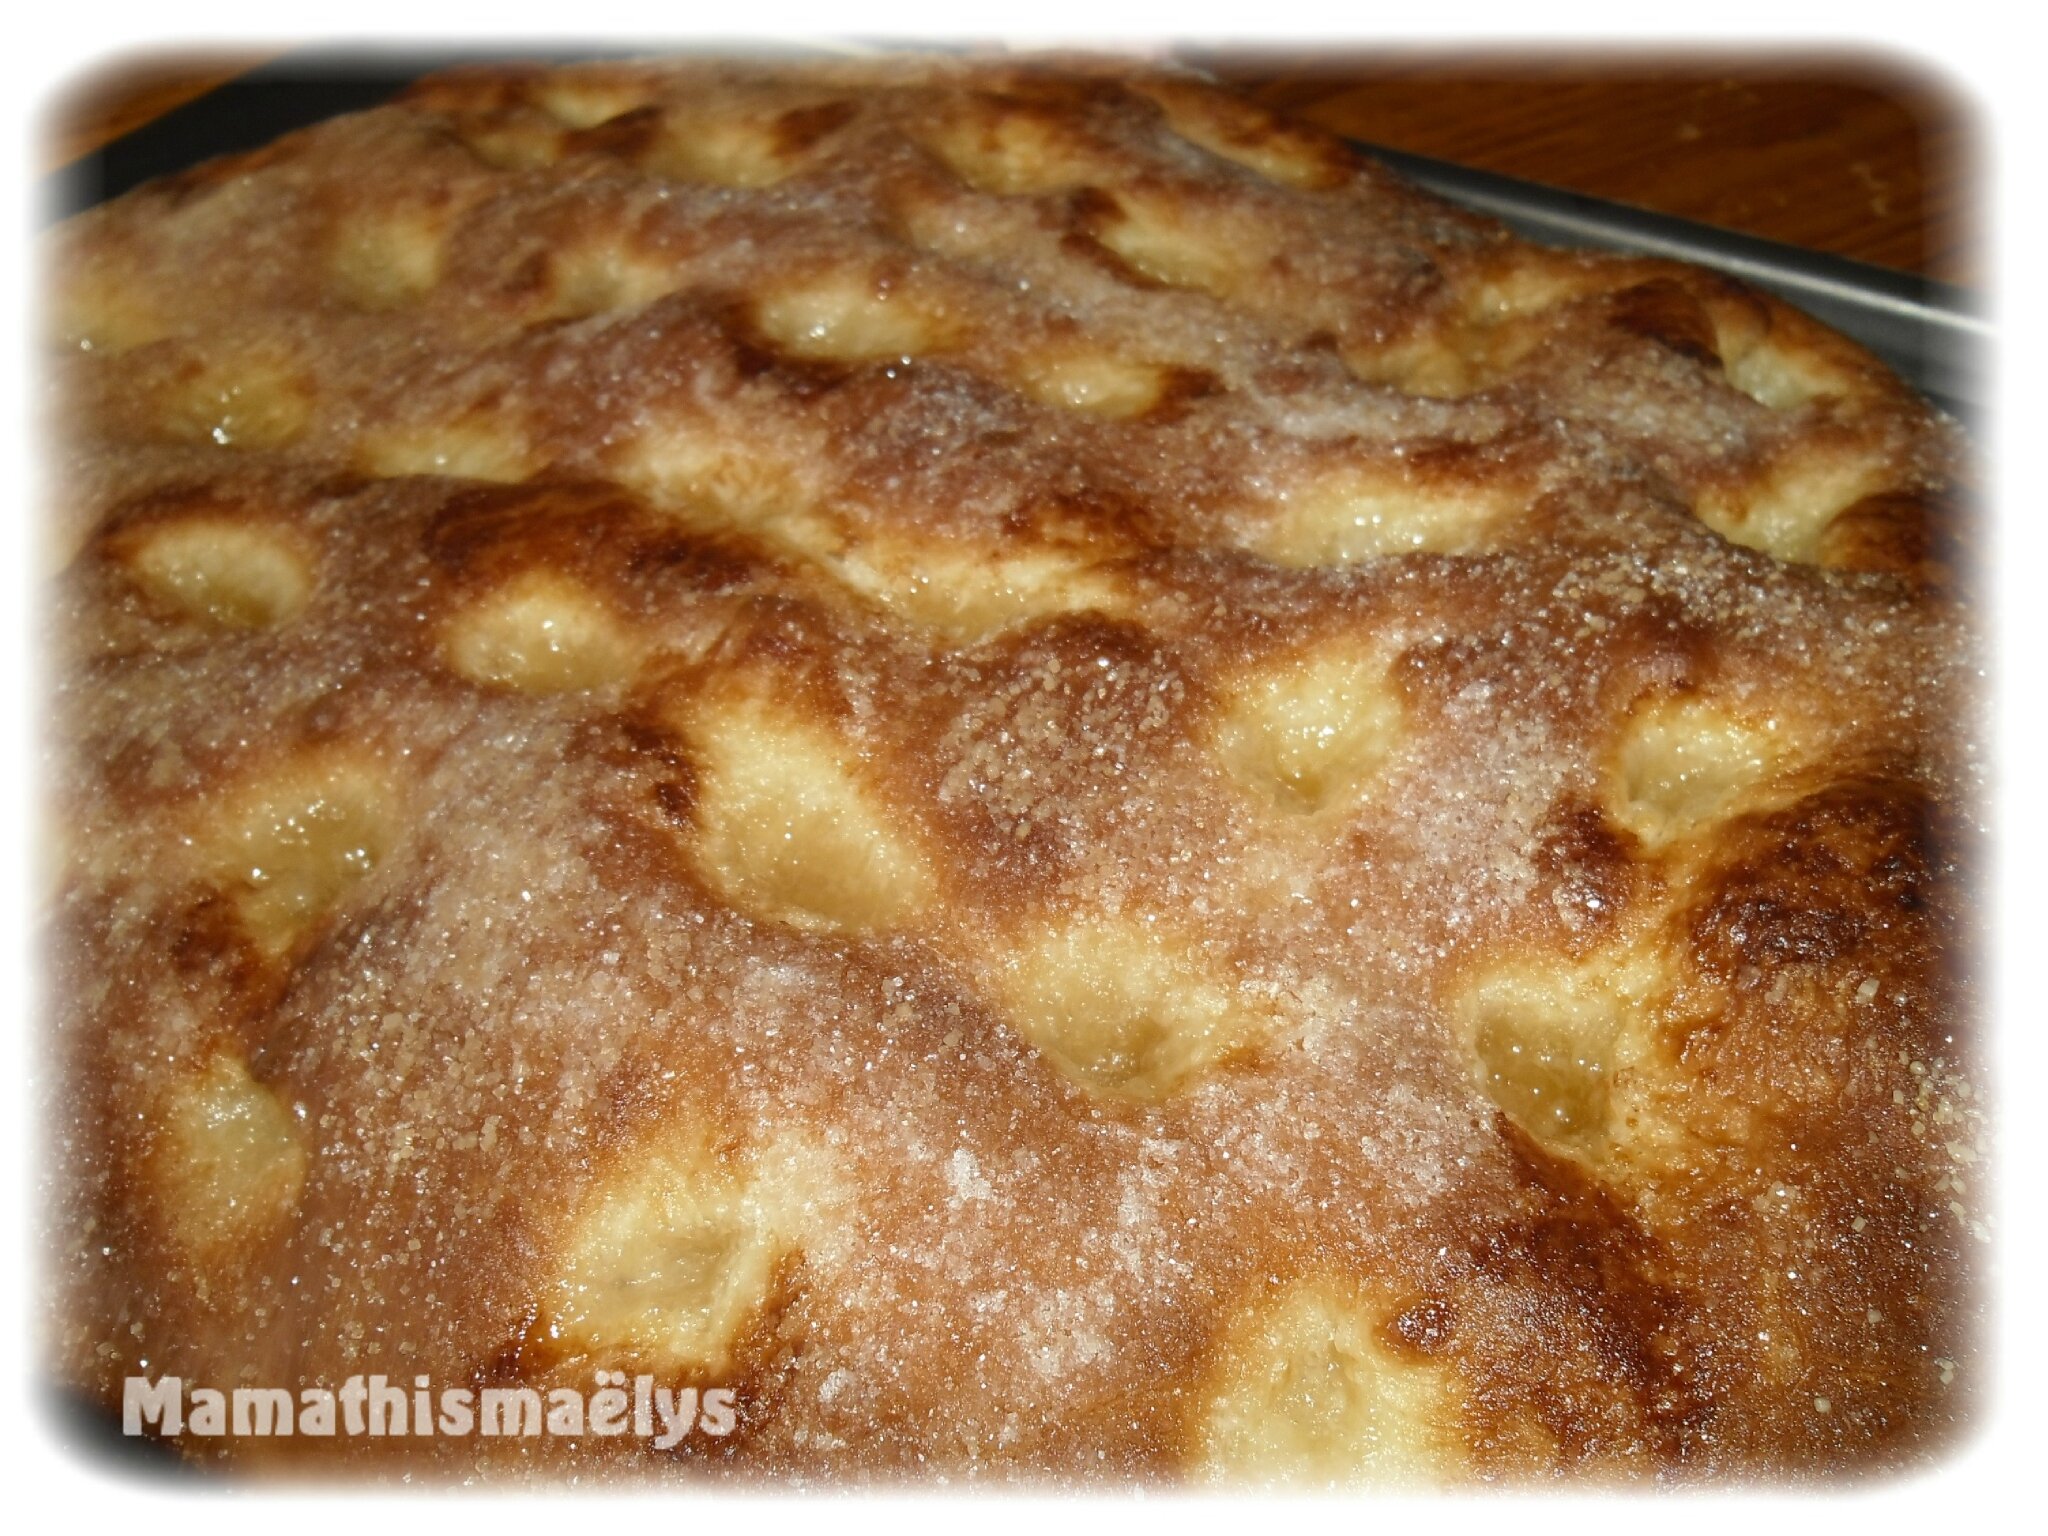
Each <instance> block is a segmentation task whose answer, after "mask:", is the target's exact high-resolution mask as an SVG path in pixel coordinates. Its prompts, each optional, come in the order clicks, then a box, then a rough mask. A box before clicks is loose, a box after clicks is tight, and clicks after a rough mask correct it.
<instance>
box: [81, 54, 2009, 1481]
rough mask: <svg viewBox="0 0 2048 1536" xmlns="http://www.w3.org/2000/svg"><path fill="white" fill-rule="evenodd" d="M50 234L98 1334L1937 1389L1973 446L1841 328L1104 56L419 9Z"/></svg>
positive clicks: (1521, 1414)
mask: <svg viewBox="0 0 2048 1536" xmlns="http://www.w3.org/2000/svg"><path fill="white" fill-rule="evenodd" d="M51 273H52V283H53V290H54V295H55V298H56V306H55V308H56V312H57V317H58V329H59V330H60V332H61V333H62V335H61V339H62V340H63V342H64V343H65V345H64V346H63V347H62V348H61V349H60V350H59V351H58V352H57V353H56V354H54V361H53V363H52V369H53V378H54V385H55V399H56V400H57V401H59V402H60V405H59V407H58V409H59V413H60V417H61V419H62V421H63V422H64V423H65V427H66V429H65V432H64V434H63V436H64V447H63V449H62V460H61V463H60V466H59V467H60V470H61V471H62V481H61V483H62V486H63V495H62V505H61V509H60V511H59V513H58V515H57V518H56V520H55V521H56V530H55V532H54V534H53V542H54V543H55V545H56V546H57V549H58V552H59V556H60V561H61V563H62V564H63V565H64V570H63V573H62V575H61V577H60V578H59V581H58V584H57V596H56V600H55V605H54V612H55V619H56V622H57V627H58V634H59V647H58V656H59V665H58V670H57V673H56V680H57V693H56V716H57V726H56V730H57V733H58V739H59V741H60V742H61V744H62V747H63V749H64V751H65V753H66V763H67V768H66V772H65V774H64V776H63V778H62V780H61V782H60V784H59V786H58V788H57V792H56V800H57V802H58V805H57V811H58V819H59V820H60V822H61V823H62V825H63V826H64V827H65V828H66V829H67V831H66V833H65V836H64V839H63V854H64V864H63V870H62V874H61V883H60V887H59V890H58V892H57V895H56V896H55V898H54V903H53V916H52V935H51V940H50V953H51V957H52V959H51V976H52V996H53V997H54V999H55V1003H56V1026H57V1028H56V1040H57V1054H58V1071H57V1073H56V1075H55V1081H56V1082H57V1083H58V1084H59V1085H60V1091H59V1096H58V1099H57V1102H56V1104H55V1107H54V1113H55V1117H56V1130H57V1132H58V1136H57V1143H56V1144H57V1145H58V1146H59V1147H60V1148H62V1150H63V1158H62V1161H61V1165H60V1183H61V1189H62V1191H63V1193H62V1195H61V1197H60V1198H59V1199H58V1200H57V1201H56V1202H55V1210H56V1219H55V1227H56V1231H55V1237H54V1241H55V1245H56V1247H55V1252H56V1262H55V1264H54V1266H53V1269H52V1283H53V1287H54V1291H55V1309H56V1310H55V1317H56V1319H57V1320H56V1322H55V1324H54V1327H53V1335H52V1339H53V1346H54V1348H53V1353H54V1357H55V1361H56V1364H57V1368H58V1369H59V1370H60V1371H61V1372H62V1373H63V1374H64V1376H65V1377H66V1378H67V1379H68V1380H70V1381H72V1382H73V1383H75V1384H77V1385H79V1386H80V1387H82V1388H84V1389H86V1390H88V1391H90V1392H92V1393H93V1394H95V1395H97V1396H100V1397H104V1398H106V1399H108V1400H110V1401H118V1398H119V1393H120V1383H121V1379H122V1377H123V1376H125V1375H129V1374H135V1373H137V1372H147V1373H149V1374H152V1375H154V1374H158V1373H170V1372H177V1373H182V1374H183V1375H184V1376H186V1377H187V1378H190V1379H192V1380H195V1381H211V1382H218V1383H220V1384H223V1385H231V1384H235V1383H238V1382H243V1381H261V1382H265V1383H272V1382H275V1383H281V1384H296V1383H300V1382H306V1383H328V1384H334V1383H338V1382H340V1381H341V1380H342V1379H344V1378H346V1377H347V1376H349V1375H352V1374H357V1373H368V1372H377V1371H382V1372H385V1373H387V1374H389V1375H390V1376H391V1377H392V1378H393V1379H405V1380H409V1379H410V1378H412V1377H413V1376H414V1375H416V1374H419V1375H427V1376H429V1377H431V1378H432V1379H433V1380H434V1381H435V1383H436V1384H437V1385H471V1386H477V1387H481V1386H484V1385H490V1384H508V1383H514V1382H532V1383H540V1384H550V1383H567V1384H574V1385H580V1386H584V1387H586V1388H587V1387H588V1385H589V1383H590V1380H591V1373H592V1372H593V1371H594V1370H597V1369H609V1368H618V1369H622V1370H635V1371H637V1370H646V1371H649V1372H652V1373H655V1374H657V1375H659V1376H660V1378H661V1379H662V1380H663V1381H669V1382H692V1383H698V1384H705V1383H719V1382H722V1383H727V1384H730V1385H732V1386H733V1387H734V1388H735V1389H736V1390H737V1392H738V1399H739V1423H738V1427H737V1430H736V1432H735V1433H734V1434H732V1435H731V1436H729V1437H725V1438H706V1437H704V1436H696V1437H693V1438H692V1439H690V1440H688V1441H686V1442H685V1443H684V1444H683V1446H681V1447H680V1448H678V1449H677V1450H675V1451H673V1452H666V1453H656V1452H651V1451H649V1450H648V1449H647V1448H646V1445H645V1442H644V1441H642V1440H637V1439H636V1438H635V1437H632V1436H627V1437H624V1438H623V1439H621V1440H616V1441H605V1440H599V1439H595V1438H586V1439H583V1440H580V1441H573V1442H572V1441H561V1440H555V1439H551V1438H541V1439H536V1440H522V1441H485V1440H476V1439H471V1440H461V1439H435V1440H431V1441H410V1442H402V1443H398V1444H395V1445H394V1444H393V1443H389V1442H386V1443H383V1444H379V1445H371V1444H368V1443H366V1442H356V1443H351V1442H349V1441H348V1440H347V1439H346V1438H344V1439H341V1440H336V1441H330V1442H304V1441H301V1442H274V1443H270V1444H263V1443H258V1442H246V1441H245V1442H242V1443H240V1444H238V1445H236V1446H234V1447H233V1451H234V1454H236V1455H238V1456H240V1457H242V1458H244V1459H246V1460H249V1461H252V1462H253V1461H260V1460H261V1459H263V1458H265V1457H271V1456H277V1455H281V1454H293V1453H296V1454H297V1455H299V1456H305V1455H309V1454H311V1455H319V1456H324V1457H327V1458H329V1459H331V1460H333V1461H336V1462H337V1463H347V1462H350V1461H352V1460H378V1459H389V1458H394V1457H398V1456H401V1455H403V1456H405V1457H407V1458H410V1459H411V1461H412V1462H414V1463H416V1464H422V1465H440V1466H443V1467H445V1468H447V1469H449V1470H455V1471H466V1470H480V1471H487V1472H494V1473H499V1474H502V1473H505V1472H507V1471H510V1470H513V1469H515V1468H519V1467H526V1468H530V1469H535V1470H544V1471H560V1470H565V1469H567V1468H568V1467H570V1466H572V1465H585V1466H588V1467H590V1468H592V1469H608V1470H627V1469H629V1468H632V1467H634V1466H639V1465H644V1464H648V1463H651V1464H654V1465H659V1466H672V1465H673V1466H683V1465H695V1466H698V1467H700V1468H702V1469H705V1470H710V1469H714V1468H730V1469H732V1470H736V1471H746V1472H763V1473H777V1474H784V1475H795V1476H805V1477H820V1478H839V1477H851V1476H868V1475H877V1474H882V1475H888V1474H906V1475H920V1476H928V1475H930V1474H932V1473H933V1472H934V1471H943V1472H944V1473H946V1474H947V1475H949V1476H952V1475H974V1474H981V1475H994V1476H1007V1477H1016V1476H1058V1477H1070V1478H1076V1479H1105V1478H1107V1479H1117V1478H1124V1477H1130V1476H1148V1477H1172V1478H1180V1477H1191V1478H1200V1477H1205V1476H1212V1475H1215V1476H1231V1475H1237V1474H1242V1473H1246V1472H1249V1473H1252V1474H1255V1475H1306V1476H1311V1477H1327V1476H1340V1477H1341V1476H1345V1475H1351V1474H1359V1475H1368V1476H1384V1477H1397V1478H1398V1477H1414V1476H1421V1477H1425V1478H1433V1479H1446V1480H1453V1481H1456V1480H1464V1479H1469V1478H1474V1477H1494V1476H1509V1477H1523V1476H1543V1475H1549V1474H1552V1473H1555V1472H1568V1473H1573V1474H1578V1475H1588V1476H1599V1477H1625V1478H1636V1477H1652V1476H1666V1475H1673V1474H1682V1475H1692V1476H1729V1475H1757V1474H1768V1475H1775V1476H1800V1475H1809V1474H1818V1473H1825V1472H1833V1471H1840V1470H1846V1469H1852V1468H1859V1469H1860V1468H1865V1467H1872V1466H1886V1465H1897V1464H1901V1463H1904V1462H1906V1461H1908V1460H1910V1459H1912V1458H1914V1457H1916V1456H1919V1455H1922V1454H1924V1453H1926V1452H1927V1451H1928V1450H1929V1449H1930V1448H1932V1447H1935V1446H1938V1445H1940V1444H1942V1443H1943V1442H1944V1441H1945V1440H1946V1439H1947V1438H1948V1437H1949V1436H1950V1435H1951V1434H1952V1432H1953V1429H1954V1426H1955V1425H1956V1424H1958V1423H1959V1422H1961V1420H1962V1418H1963V1417H1964V1412H1965V1404H1966V1402H1967V1400H1968V1399H1969V1397H1970V1395H1971V1394H1972V1392H1973V1391H1974V1390H1975V1377H1976V1373H1977V1371H1978V1369H1979V1364H1978V1361H1979V1356H1978V1352H1977V1346H1976V1342H1975V1333H1976V1330H1975V1326H1974V1322H1973V1318H1974V1315H1975V1299H1974V1293H1973V1290H1972V1278H1971V1277H1972V1275H1973V1273H1974V1271H1975V1269H1976V1266H1977V1261H1976V1259H1975V1255H1976V1254H1977V1253H1978V1252H1980V1251H1981V1243H1982V1240H1983V1238H1984V1235H1985V1231H1984V1227H1983V1225H1982V1223H1983V1221H1984V1220H1985V1217H1984V1216H1983V1214H1982V1213H1981V1212H1980V1210H1979V1209H1978V1208H1977V1206H1976V1184H1977V1179H1978V1176H1979V1175H1978V1169H1977V1167H1976V1159H1977V1157H1978V1156H1979V1154H1980V1152H1981V1150H1982V1148H1981V1135H1982V1131H1981V1113H1980V1108H1979V1105H1980V1102H1981V1100H1980V1095H1981V1082H1980V1080H1979V1079H1978V1078H1977V1076H1976V1075H1975V1073H1976V1069H1975V1067H1974V1065H1973V1060H1972V1058H1973V1049H1972V1021H1973V1019H1974V1012H1973V1009H1972V1006H1971V991H1970V983H1969V976H1970V971H1971V966H1970V954H1969V935H1970V931H1971V929H1970V913H1969V910H1968V906H1967V901H1966V897H1967V894H1968V891H1969V885H1968V882H1967V880H1966V878H1965V866H1966V864H1967V861H1968V859H1969V856H1970V849H1971V846H1972V837H1973V830H1972V824H1971V822H1970V819H1969V808H1970V807H1972V806H1973V805H1974V804H1975V803H1976V796H1977V788H1978V777H1979V774H1980V772H1981V763H1980V759H1979V757H1978V756H1977V753H1976V749H1975V747H1974V746H1973V737H1972V732H1973V729H1974V719H1973V717H1972V714H1971V709H1970V704H1969V700H1970V698H1971V696H1972V695H1971V688H1972V683H1973V679H1974V677H1975V675H1976V673H1975V666H1976V658H1975V655H1974V649H1973V641H1972V638H1971V634H1970V630H1969V626H1968V622H1967V615H1966V612H1965V610H1964V609H1963V608H1962V607H1961V606H1960V605H1959V602H1958V598H1957V589H1956V581H1955V576H1956V571H1957V566H1958V561H1957V558H1956V551H1957V550H1958V549H1959V548H1961V547H1962V544H1963V542H1964V541H1963V540H1962V538H1961V536H1960V533H1959V524H1960V519H1961V513H1960V511H1959V510H1958V509H1959V508H1960V507H1961V505H1962V501H1961V499H1960V498H1961V497H1962V494H1963V493H1962V491H1961V490H1960V489H1959V484H1960V482H1961V480H1962V478H1963V471H1962V462H1961V457H1960V445H1959V443H1958V440H1957V438H1956V435H1955V434H1954V432H1953V431H1952V429H1951V427H1950V426H1949V424H1947V423H1946V422H1944V421H1943V420H1941V419H1940V418H1938V417H1937V416H1935V415H1934V414H1932V413H1931V412H1930V411H1928V410H1927V409H1926V408H1925V407H1924V406H1923V405H1922V404H1921V403H1919V402H1918V401H1917V400H1916V399H1915V398H1914V397H1913V396H1912V395H1911V393H1910V392H1909V391H1907V390H1906V389H1905V388H1904V387H1903V386H1902V385H1900V384H1899V383H1898V382H1897V381H1896V380H1895V379H1893V378H1892V377H1891V376H1890V375H1888V374H1887V373H1886V372H1885V371H1884V370H1883V369H1882V368H1881V367H1879V366H1878V365H1877V364H1876V363H1875V362H1874V361H1873V360H1871V359H1870V358H1869V357H1868V356H1867V355H1865V354H1864V353H1862V352H1861V351H1860V350H1859V349H1857V348H1856V347H1854V346H1853V345H1852V344H1850V343H1848V342H1846V341H1844V340H1842V339H1841V338H1839V337H1837V336H1834V335H1832V334H1831V333H1828V332H1826V331H1825V330H1823V329H1822V328H1820V327H1818V326H1816V325H1815V324H1813V323H1812V322H1811V321H1809V320H1807V319H1805V318H1804V317H1802V316H1800V315H1798V314H1796V313H1795V312H1793V311H1791V310H1789V309H1787V308H1786V307H1785V306H1783V305H1782V304H1780V303H1778V302H1777V301H1776V300H1773V299H1770V298H1768V297H1766V296H1764V295H1761V294H1758V293H1755V292H1753V291H1751V290H1749V289H1746V288H1743V287H1740V286H1739V285H1736V284H1733V283H1731V282H1729V281H1728V280H1726V279H1722V278H1719V277H1715V276H1711V275H1709V274H1705V273H1702V272H1698V271H1695V270H1692V269H1689V268H1685V267H1682V266H1678V265H1674V264H1670V263H1665V262H1657V261H1649V260H1636V259H1624V258H1618V257H1604V256H1590V255H1567V254H1562V253H1557V252H1551V251H1546V250H1540V249H1538V248H1535V247H1532V246H1529V245H1526V244H1523V243H1520V242H1517V241H1515V240H1513V239H1512V238H1510V237H1509V236H1508V235H1507V234H1506V233H1505V232H1503V231H1502V230H1500V229H1498V228H1496V227H1494V226H1493V225H1491V224H1488V223H1486V222H1484V221H1482V220H1479V219H1476V218H1474V217H1472V216H1470V215H1467V214H1465V213H1462V212H1459V211H1456V210H1453V209H1451V208H1448V207H1446V206H1444V205H1442V204H1439V203H1436V202H1434V201H1433V200H1431V199H1429V198H1427V197H1424V196H1423V195H1421V194H1419V193H1417V192H1415V191H1413V190H1411V189H1409V188H1407V187H1405V186H1404V185H1402V184H1400V183H1399V182H1397V181H1396V180H1395V179H1393V178H1392V177H1391V176H1389V175H1388V174H1387V173H1386V172H1385V171H1384V170H1382V169H1380V168H1379V167H1377V166H1375V165H1373V164H1371V163H1370V162H1367V161H1365V160H1362V159H1360V158H1359V157H1357V156H1356V155H1354V154H1353V153H1352V152H1351V151H1350V150H1349V149H1348V148H1347V147H1345V146H1344V145H1342V144H1340V143H1338V142H1336V141H1334V140H1330V139H1327V138H1325V137H1323V136H1321V135H1318V134H1316V133H1314V132H1313V131H1311V130H1308V129H1305V128H1301V127H1298V126H1295V125H1292V124H1288V123H1284V122H1281V121H1279V120H1276V119H1273V118H1270V117H1268V116H1267V115H1265V114H1264V113H1262V112H1260V111H1259V110H1257V109H1255V108H1253V107H1251V106H1249V105H1247V104H1245V103H1243V102H1240V101H1238V100H1235V99H1234V98H1230V97H1228V96H1225V95H1223V94H1221V93H1219V92H1217V91H1215V90H1213V89H1211V88H1210V87H1208V86H1207V85H1205V84H1202V83H1201V82H1199V81H1196V80H1193V79H1188V78H1181V77H1177V76H1160V77H1142V78H1141V77H1129V76H1127V75H1126V74H1125V73H1124V72H1123V71H1122V70H1120V69H1119V68H1115V67H1111V66H1105V65H1100V64H1093V65H1089V64H1071V65H1068V66H1065V67H1062V68H1050V67H1046V66H1041V65H1032V64H1000V65H998V64H959V63H947V62H932V61H892V62H886V63H879V64H860V65H831V66H810V67H802V68H798V67H779V68H765V67H754V66H739V65H723V64H682V65H667V64H664V65H647V66H640V65H631V66H627V65H620V66H586V67H578V68H573V69H567V70H560V71H541V70H533V69H519V68H508V69H497V70H484V71H470V72H463V73H457V74H452V75H449V76H444V77H439V78H436V79H432V80H429V81H427V82H425V83H423V84H422V85H420V86H419V87H418V88H416V89H415V90H413V91H412V92H411V93H410V94H409V95H408V96H407V97H406V98H405V99H404V100H402V101H401V102H400V103H398V104H397V105H395V106H392V107H388V108H384V109H380V110H378V111H374V112H370V113H365V114H361V115H359V116H356V117H351V118H344V119H340V120H337V121H335V122H332V123H328V124H323V125H321V126H320V127H317V128H314V129H311V130H308V131H306V132H304V133H301V134H296V135H293V136H292V137H290V138H288V139H285V140H283V141H280V143H279V144H277V145H276V146H274V147H272V148H270V149H267V150H264V151H261V152H259V153H257V154H255V155H250V156H242V157H239V158H236V159H233V160H228V161H220V162H214V163H212V164H210V165H207V166H203V167H200V168H199V169H197V170H195V171H192V172H189V173H186V174H184V175H181V176H179V177H175V178H171V179H170V180H168V181H164V182H159V183H155V184H153V185H151V186H149V187H146V188H144V189H142V190H141V191H139V192H137V193H135V194H132V195H131V196H129V197H127V198H124V199H122V200H120V201H118V202H116V203H114V204H111V205H109V206H107V207H105V208H103V209H100V210H97V211H95V212H93V213H90V214H87V215H85V216H82V217H81V218H79V219H76V220H73V221H71V222H70V223H69V224H67V225H66V226H64V227H63V228H62V229H61V230H60V231H59V232H58V234H57V235H56V237H55V249H54V252H53V256H52V261H51ZM308 1447H311V1449H310V1450H309V1449H308ZM188 1448H189V1447H188ZM197 1453H198V1454H211V1453H212V1452H211V1449H210V1448H207V1447H201V1448H200V1449H199V1451H198V1452H197Z"/></svg>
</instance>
